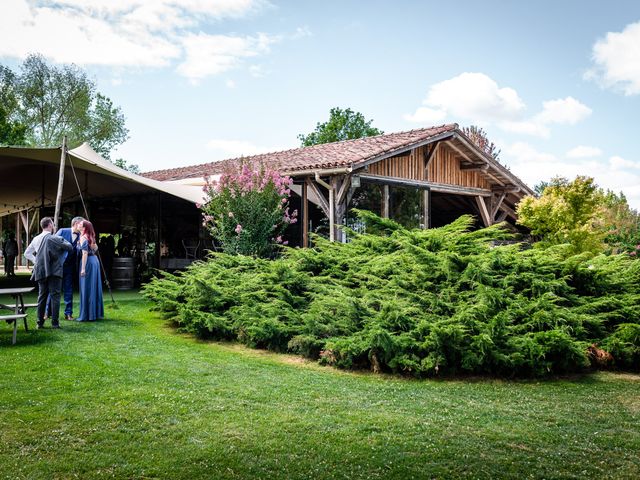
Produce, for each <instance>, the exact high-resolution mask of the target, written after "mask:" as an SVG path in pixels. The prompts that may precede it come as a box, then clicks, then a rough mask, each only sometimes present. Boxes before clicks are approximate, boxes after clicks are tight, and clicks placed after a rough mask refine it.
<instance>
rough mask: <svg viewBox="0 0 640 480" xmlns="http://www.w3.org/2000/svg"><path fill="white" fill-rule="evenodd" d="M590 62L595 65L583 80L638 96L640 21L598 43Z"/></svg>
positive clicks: (639, 84) (639, 79) (608, 34)
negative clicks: (594, 81)
mask: <svg viewBox="0 0 640 480" xmlns="http://www.w3.org/2000/svg"><path fill="white" fill-rule="evenodd" d="M592 60H593V62H594V64H595V66H594V67H593V68H592V69H591V70H589V71H588V72H587V73H586V74H585V78H587V79H595V80H596V81H598V82H599V83H600V84H601V85H602V86H603V87H605V88H614V89H617V90H622V91H623V92H624V94H625V95H637V94H640V22H636V23H631V24H629V25H627V26H626V27H625V28H624V30H623V31H622V32H609V33H607V35H606V36H605V38H603V39H600V40H598V41H597V42H596V43H595V45H594V46H593V52H592Z"/></svg>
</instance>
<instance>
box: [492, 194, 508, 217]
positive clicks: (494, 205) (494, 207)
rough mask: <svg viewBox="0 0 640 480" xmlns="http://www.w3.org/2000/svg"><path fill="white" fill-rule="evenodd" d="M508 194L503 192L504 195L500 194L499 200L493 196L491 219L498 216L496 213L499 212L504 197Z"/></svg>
mask: <svg viewBox="0 0 640 480" xmlns="http://www.w3.org/2000/svg"><path fill="white" fill-rule="evenodd" d="M506 196H507V194H506V193H503V194H502V195H500V197H499V198H498V200H497V201H495V198H492V206H491V219H492V220H493V219H494V218H496V213H498V209H499V208H500V205H502V201H503V200H504V197H506Z"/></svg>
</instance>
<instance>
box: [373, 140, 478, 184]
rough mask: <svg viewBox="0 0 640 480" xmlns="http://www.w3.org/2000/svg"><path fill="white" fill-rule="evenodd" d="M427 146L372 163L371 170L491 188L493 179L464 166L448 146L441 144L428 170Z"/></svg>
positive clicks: (379, 172)
mask: <svg viewBox="0 0 640 480" xmlns="http://www.w3.org/2000/svg"><path fill="white" fill-rule="evenodd" d="M424 149H425V147H418V148H415V149H413V150H412V151H411V153H408V154H407V155H403V156H398V157H393V158H387V159H385V160H382V161H380V162H377V163H374V164H371V165H369V173H371V174H373V175H383V176H385V177H396V178H408V179H411V180H423V181H429V182H436V183H445V184H449V185H460V186H462V187H474V188H484V189H489V188H491V186H490V185H489V182H488V181H487V180H486V179H485V178H483V177H482V176H481V174H480V173H479V172H470V171H465V170H461V169H460V160H459V159H458V158H456V155H455V152H453V150H451V149H450V148H448V147H447V146H446V145H440V147H438V150H437V151H436V153H435V155H434V156H433V158H432V159H431V162H429V167H428V169H427V171H426V172H425V168H424V157H425V156H424Z"/></svg>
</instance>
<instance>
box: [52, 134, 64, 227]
mask: <svg viewBox="0 0 640 480" xmlns="http://www.w3.org/2000/svg"><path fill="white" fill-rule="evenodd" d="M66 156H67V136H66V135H65V136H63V137H62V153H61V154H60V173H59V175H58V194H57V195H56V210H55V214H54V217H53V230H54V231H58V215H60V204H61V203H62V187H63V186H64V161H65V158H66Z"/></svg>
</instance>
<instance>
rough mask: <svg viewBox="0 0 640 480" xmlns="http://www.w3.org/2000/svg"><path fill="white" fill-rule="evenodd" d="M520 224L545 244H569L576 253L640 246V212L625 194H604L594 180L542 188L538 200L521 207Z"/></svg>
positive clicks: (561, 182) (557, 181)
mask: <svg viewBox="0 0 640 480" xmlns="http://www.w3.org/2000/svg"><path fill="white" fill-rule="evenodd" d="M517 210H518V217H519V220H518V222H519V223H520V224H521V225H524V226H526V227H528V228H529V229H531V233H532V234H533V235H535V236H537V237H538V238H539V240H540V242H541V244H542V245H556V244H561V243H569V244H571V245H572V246H573V248H574V249H575V251H576V252H585V251H590V252H600V251H605V250H609V251H611V252H614V253H615V252H618V251H628V252H635V250H636V246H637V244H638V243H640V233H639V230H638V228H639V224H640V219H639V217H638V213H637V212H635V211H634V210H632V209H630V208H629V204H628V203H627V200H626V198H625V197H624V195H616V194H615V193H613V192H605V191H604V190H603V189H602V188H599V187H598V185H596V183H595V182H594V180H593V178H590V177H583V176H578V177H576V179H575V180H573V181H571V182H570V181H569V180H567V179H566V178H561V177H555V178H553V179H551V181H549V182H544V183H543V184H541V186H540V196H539V198H534V197H526V198H524V199H523V200H522V201H521V202H520V204H519V205H518V209H517Z"/></svg>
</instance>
